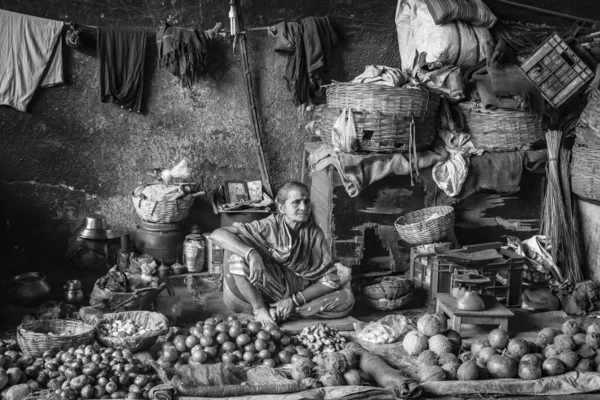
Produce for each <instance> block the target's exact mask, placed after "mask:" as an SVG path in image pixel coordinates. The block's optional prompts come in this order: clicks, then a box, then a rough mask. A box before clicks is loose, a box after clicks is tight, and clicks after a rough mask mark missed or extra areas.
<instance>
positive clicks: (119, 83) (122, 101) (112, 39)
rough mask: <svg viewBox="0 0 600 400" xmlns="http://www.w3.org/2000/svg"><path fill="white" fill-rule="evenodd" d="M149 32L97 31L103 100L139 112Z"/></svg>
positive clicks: (100, 29)
mask: <svg viewBox="0 0 600 400" xmlns="http://www.w3.org/2000/svg"><path fill="white" fill-rule="evenodd" d="M147 37H148V33H147V32H145V31H143V32H134V31H123V30H117V29H107V28H98V55H99V57H100V101H101V102H103V103H107V102H108V101H110V100H112V101H113V102H115V103H117V104H119V105H120V106H121V107H122V108H127V109H129V110H130V111H136V112H140V111H141V109H142V94H143V91H144V62H145V60H146V39H147Z"/></svg>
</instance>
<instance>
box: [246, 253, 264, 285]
mask: <svg viewBox="0 0 600 400" xmlns="http://www.w3.org/2000/svg"><path fill="white" fill-rule="evenodd" d="M248 266H249V267H250V275H249V276H248V281H249V282H250V283H251V284H252V285H254V286H255V285H256V284H257V283H259V282H260V283H262V284H263V285H264V283H265V281H264V272H265V265H264V264H263V260H262V257H261V256H260V254H258V251H252V252H251V253H250V255H249V256H248Z"/></svg>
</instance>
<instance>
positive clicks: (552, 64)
mask: <svg viewBox="0 0 600 400" xmlns="http://www.w3.org/2000/svg"><path fill="white" fill-rule="evenodd" d="M521 69H522V70H523V72H525V75H526V76H527V78H528V79H529V80H530V81H531V82H532V83H533V84H534V85H535V86H537V88H538V89H539V90H540V92H541V93H542V95H543V96H544V98H545V99H546V100H547V101H548V103H550V104H551V105H552V106H553V107H558V106H560V105H561V104H563V103H564V102H565V101H567V100H568V99H569V98H570V97H571V96H573V95H574V94H575V93H577V91H578V90H579V89H581V88H582V87H583V86H584V85H585V84H586V83H587V82H589V81H590V80H591V79H592V78H593V76H594V73H593V71H592V70H591V69H590V68H589V67H588V66H587V65H586V64H585V63H584V62H583V60H581V58H579V56H577V54H575V52H574V51H573V50H572V49H571V48H570V47H569V46H568V45H567V44H566V43H565V41H564V40H562V39H561V38H560V36H558V34H556V33H554V34H553V35H552V36H550V37H549V38H548V39H547V40H546V41H545V42H544V43H542V44H541V45H540V46H539V47H538V48H537V49H536V50H535V51H534V52H533V54H532V55H531V57H530V58H529V59H528V60H527V61H525V62H524V63H523V64H522V65H521Z"/></svg>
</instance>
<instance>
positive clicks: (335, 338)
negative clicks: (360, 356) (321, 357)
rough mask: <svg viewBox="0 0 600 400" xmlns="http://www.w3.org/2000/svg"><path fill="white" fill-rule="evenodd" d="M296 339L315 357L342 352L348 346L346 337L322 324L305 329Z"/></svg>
mask: <svg viewBox="0 0 600 400" xmlns="http://www.w3.org/2000/svg"><path fill="white" fill-rule="evenodd" d="M296 339H297V340H298V341H299V342H300V343H302V344H303V345H304V346H306V347H308V349H309V350H310V351H311V352H312V354H315V355H317V354H322V353H333V352H335V351H340V350H342V349H343V348H344V346H345V345H346V338H345V337H343V336H341V335H340V334H339V332H338V331H337V330H336V329H333V328H330V327H328V326H327V325H325V324H324V323H322V322H319V323H318V324H316V325H313V326H311V327H306V328H304V329H303V330H302V332H300V334H298V335H297V337H296Z"/></svg>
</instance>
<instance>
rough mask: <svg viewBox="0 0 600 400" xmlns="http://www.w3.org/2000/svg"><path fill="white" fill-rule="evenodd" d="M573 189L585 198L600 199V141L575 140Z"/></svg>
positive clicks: (572, 172) (572, 161) (572, 171)
mask: <svg viewBox="0 0 600 400" xmlns="http://www.w3.org/2000/svg"><path fill="white" fill-rule="evenodd" d="M571 190H572V191H573V193H575V194H576V195H577V196H579V197H582V198H584V199H589V200H597V201H600V143H596V144H591V143H583V142H582V141H581V140H580V139H579V138H578V139H577V140H575V145H574V146H573V155H572V158H571Z"/></svg>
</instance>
